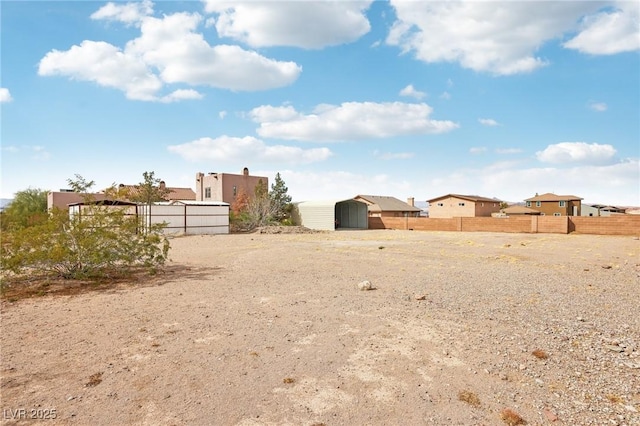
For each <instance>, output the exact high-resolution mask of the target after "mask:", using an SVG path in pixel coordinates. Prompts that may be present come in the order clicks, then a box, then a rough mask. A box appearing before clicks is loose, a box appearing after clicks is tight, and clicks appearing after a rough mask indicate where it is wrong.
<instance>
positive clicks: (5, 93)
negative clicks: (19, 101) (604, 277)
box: [0, 87, 13, 103]
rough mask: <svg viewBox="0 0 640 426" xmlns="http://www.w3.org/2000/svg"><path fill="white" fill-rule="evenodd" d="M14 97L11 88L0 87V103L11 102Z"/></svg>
mask: <svg viewBox="0 0 640 426" xmlns="http://www.w3.org/2000/svg"><path fill="white" fill-rule="evenodd" d="M11 101H13V98H12V97H11V93H10V92H9V89H7V88H5V87H0V103H5V102H11Z"/></svg>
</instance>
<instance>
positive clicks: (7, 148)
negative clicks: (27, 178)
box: [0, 145, 20, 153]
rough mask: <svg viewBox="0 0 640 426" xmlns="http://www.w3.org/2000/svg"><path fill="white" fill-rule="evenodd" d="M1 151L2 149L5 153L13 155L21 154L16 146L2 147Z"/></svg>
mask: <svg viewBox="0 0 640 426" xmlns="http://www.w3.org/2000/svg"><path fill="white" fill-rule="evenodd" d="M0 149H2V150H3V151H6V152H11V153H15V152H19V151H20V148H18V147H17V146H14V145H7V146H1V147H0Z"/></svg>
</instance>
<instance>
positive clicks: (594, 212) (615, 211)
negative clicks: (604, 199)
mask: <svg viewBox="0 0 640 426" xmlns="http://www.w3.org/2000/svg"><path fill="white" fill-rule="evenodd" d="M625 213H626V208H623V207H614V206H605V205H602V204H592V205H588V204H583V205H582V208H581V209H580V216H615V215H619V214H625Z"/></svg>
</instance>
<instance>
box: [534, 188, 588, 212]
mask: <svg viewBox="0 0 640 426" xmlns="http://www.w3.org/2000/svg"><path fill="white" fill-rule="evenodd" d="M524 201H525V202H526V203H527V204H526V206H527V207H529V208H532V209H534V210H537V211H539V212H540V214H541V215H550V216H580V209H581V206H582V198H580V197H576V196H575V195H556V194H553V193H551V192H548V193H546V194H542V195H538V194H536V196H535V197H531V198H527V199H526V200H524Z"/></svg>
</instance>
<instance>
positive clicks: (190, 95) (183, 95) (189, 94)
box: [160, 89, 204, 103]
mask: <svg viewBox="0 0 640 426" xmlns="http://www.w3.org/2000/svg"><path fill="white" fill-rule="evenodd" d="M203 97H204V96H202V94H201V93H198V92H197V91H195V90H193V89H178V90H175V91H173V92H171V93H170V94H168V95H167V96H163V97H162V98H160V101H161V102H165V103H169V102H175V101H183V100H187V99H202V98H203Z"/></svg>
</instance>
